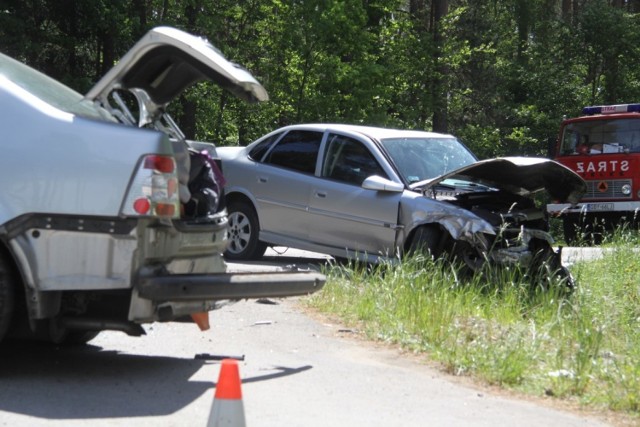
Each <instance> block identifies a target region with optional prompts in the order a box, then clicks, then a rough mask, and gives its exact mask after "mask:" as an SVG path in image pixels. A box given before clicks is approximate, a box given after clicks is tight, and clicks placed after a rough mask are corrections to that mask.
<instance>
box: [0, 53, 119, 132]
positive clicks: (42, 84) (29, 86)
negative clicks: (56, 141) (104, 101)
mask: <svg viewBox="0 0 640 427" xmlns="http://www.w3.org/2000/svg"><path fill="white" fill-rule="evenodd" d="M0 75H3V76H4V77H6V78H7V79H9V80H11V81H12V82H13V83H15V84H16V85H18V86H20V87H21V88H23V89H24V90H26V91H28V92H29V93H31V94H32V95H34V96H36V97H38V98H40V99H41V100H42V101H44V102H46V103H47V104H49V105H52V106H53V107H56V108H58V109H60V110H62V111H66V112H67V113H71V114H75V115H79V116H83V117H88V118H92V119H99V120H107V121H115V120H114V118H113V116H111V115H110V114H109V113H108V112H107V111H106V110H104V109H103V108H100V107H97V106H95V105H94V103H93V102H91V101H88V100H85V99H84V97H83V96H82V95H81V94H79V93H78V92H76V91H74V90H73V89H71V88H70V87H68V86H65V85H63V84H62V83H60V82H58V81H57V80H54V79H52V78H51V77H48V76H46V75H45V74H42V73H41V72H39V71H36V70H34V69H33V68H31V67H29V66H27V65H25V64H23V63H21V62H18V61H16V60H14V59H12V58H10V57H8V56H6V55H4V54H2V53H0Z"/></svg>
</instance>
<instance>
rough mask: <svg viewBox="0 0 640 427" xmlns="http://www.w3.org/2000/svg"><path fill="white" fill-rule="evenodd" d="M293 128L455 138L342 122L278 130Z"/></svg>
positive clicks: (375, 136) (378, 136)
mask: <svg viewBox="0 0 640 427" xmlns="http://www.w3.org/2000/svg"><path fill="white" fill-rule="evenodd" d="M292 129H306V130H317V131H320V132H324V131H327V130H329V131H331V130H335V131H342V132H351V133H359V134H361V135H365V136H368V137H369V138H372V139H378V140H381V139H386V138H455V137H454V136H452V135H448V134H443V133H436V132H427V131H421V130H406V129H392V128H381V127H375V126H361V125H349V124H341V123H306V124H298V125H290V126H286V127H284V128H280V129H278V131H283V130H292Z"/></svg>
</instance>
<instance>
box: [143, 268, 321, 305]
mask: <svg viewBox="0 0 640 427" xmlns="http://www.w3.org/2000/svg"><path fill="white" fill-rule="evenodd" d="M325 281H326V277H325V275H324V274H321V273H318V272H315V271H309V270H292V271H265V272H246V273H244V272H242V273H239V272H235V273H217V274H172V275H165V276H152V277H140V278H139V279H138V282H137V289H138V294H139V296H140V297H142V298H146V299H149V300H152V301H156V302H162V301H181V302H187V301H210V300H235V299H251V298H279V297H291V296H300V295H308V294H312V293H314V292H317V291H319V290H320V289H322V287H323V286H324V284H325Z"/></svg>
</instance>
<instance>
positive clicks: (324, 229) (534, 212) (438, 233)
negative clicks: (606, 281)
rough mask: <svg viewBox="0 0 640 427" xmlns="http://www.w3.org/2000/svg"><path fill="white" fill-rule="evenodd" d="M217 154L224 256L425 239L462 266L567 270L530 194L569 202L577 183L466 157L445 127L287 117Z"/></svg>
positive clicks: (350, 253) (353, 251)
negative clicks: (225, 216) (225, 230)
mask: <svg viewBox="0 0 640 427" xmlns="http://www.w3.org/2000/svg"><path fill="white" fill-rule="evenodd" d="M218 154H219V156H220V158H221V161H222V169H223V172H224V174H225V177H226V179H227V187H226V196H225V197H226V200H227V206H228V210H229V223H230V233H231V237H230V240H231V243H230V245H229V247H228V249H227V251H226V256H227V257H228V258H230V259H256V258H259V257H261V256H262V255H263V254H264V252H265V249H266V248H267V247H268V246H285V247H293V248H299V249H304V250H310V251H315V252H320V253H326V254H330V255H333V256H335V257H339V258H348V259H358V260H361V261H366V262H373V263H375V262H380V261H381V260H385V259H397V258H398V257H401V256H402V255H403V254H405V253H407V252H410V251H412V250H415V249H421V250H425V249H426V250H428V251H430V252H431V254H432V255H433V256H435V257H440V256H449V257H452V258H455V259H457V260H458V261H460V262H461V263H463V265H464V266H465V267H466V268H467V269H469V270H471V271H478V270H479V269H480V267H481V266H483V265H485V263H487V262H489V263H492V264H497V265H511V264H515V265H519V266H523V267H525V268H528V269H538V268H541V267H542V266H544V267H545V268H546V270H547V271H548V272H549V273H550V274H551V275H559V276H561V277H567V278H568V279H567V280H568V281H569V280H570V279H569V277H570V275H569V273H568V271H567V270H566V268H565V267H563V266H562V265H561V253H560V252H561V249H558V250H555V249H554V248H553V239H552V237H551V235H550V234H549V232H548V231H549V228H548V221H547V216H546V213H545V209H544V206H543V207H542V208H540V207H539V206H538V205H537V204H536V201H535V198H536V197H535V195H536V194H538V193H539V192H543V191H547V192H548V193H549V194H550V195H551V197H553V198H554V199H556V200H565V201H567V202H569V203H575V202H577V201H578V200H579V199H580V196H581V194H582V193H583V192H584V191H585V184H584V181H583V180H582V179H581V178H580V177H579V176H578V175H576V174H575V173H574V172H572V171H571V170H569V169H568V168H566V167H564V166H562V165H560V164H559V163H557V162H554V161H552V160H548V159H542V158H525V157H510V158H497V159H490V160H483V161H478V160H477V158H476V157H475V156H474V154H473V153H472V152H471V151H470V150H469V149H468V148H467V147H466V146H465V145H464V144H463V143H461V142H460V141H459V140H458V139H457V138H455V137H454V136H451V135H445V134H438V133H432V132H423V131H411V130H396V129H385V128H376V127H365V126H351V125H341V124H302V125H293V126H288V127H284V128H281V129H278V130H276V131H274V132H271V133H269V134H268V135H265V136H263V137H262V138H260V139H258V140H257V141H255V142H253V143H252V144H250V145H249V146H247V147H219V148H218Z"/></svg>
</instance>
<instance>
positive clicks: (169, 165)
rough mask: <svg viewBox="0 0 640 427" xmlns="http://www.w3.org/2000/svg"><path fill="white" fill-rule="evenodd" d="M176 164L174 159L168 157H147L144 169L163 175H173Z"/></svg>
mask: <svg viewBox="0 0 640 427" xmlns="http://www.w3.org/2000/svg"><path fill="white" fill-rule="evenodd" d="M175 167H176V163H175V161H174V160H173V157H167V156H157V155H155V156H147V157H145V159H144V168H145V169H153V170H157V171H158V172H161V173H171V172H173V171H174V169H175Z"/></svg>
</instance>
